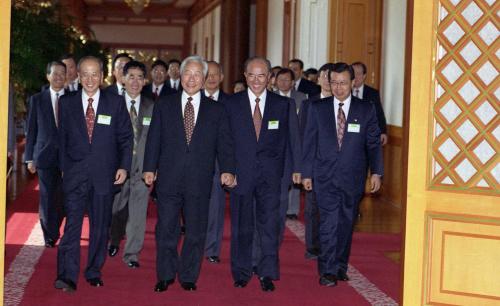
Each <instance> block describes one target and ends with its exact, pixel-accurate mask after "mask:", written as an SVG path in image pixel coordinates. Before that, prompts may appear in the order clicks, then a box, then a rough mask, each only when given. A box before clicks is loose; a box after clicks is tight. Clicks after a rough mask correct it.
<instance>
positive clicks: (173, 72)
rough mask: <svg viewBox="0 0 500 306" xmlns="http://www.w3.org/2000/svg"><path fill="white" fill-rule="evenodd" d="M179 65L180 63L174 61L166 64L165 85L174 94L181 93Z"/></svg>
mask: <svg viewBox="0 0 500 306" xmlns="http://www.w3.org/2000/svg"><path fill="white" fill-rule="evenodd" d="M180 65H181V62H180V61H179V60H176V59H172V60H170V61H169V62H168V71H167V73H168V79H167V81H166V82H165V85H166V86H167V88H169V89H170V90H172V91H174V92H182V82H181V79H180V73H179V69H180Z"/></svg>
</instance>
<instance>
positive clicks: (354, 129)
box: [347, 123, 361, 133]
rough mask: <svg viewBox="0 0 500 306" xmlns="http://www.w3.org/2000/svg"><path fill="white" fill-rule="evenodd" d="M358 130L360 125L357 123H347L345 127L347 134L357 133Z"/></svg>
mask: <svg viewBox="0 0 500 306" xmlns="http://www.w3.org/2000/svg"><path fill="white" fill-rule="evenodd" d="M360 130H361V125H360V124H358V123H349V125H347V132H349V133H359V131H360Z"/></svg>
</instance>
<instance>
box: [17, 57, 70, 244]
mask: <svg viewBox="0 0 500 306" xmlns="http://www.w3.org/2000/svg"><path fill="white" fill-rule="evenodd" d="M47 80H48V81H49V88H47V89H45V90H43V91H42V92H40V93H38V94H36V95H34V96H32V97H31V99H30V103H29V112H28V128H27V130H28V132H27V134H26V149H25V152H24V154H25V156H24V158H25V162H26V163H27V166H28V171H29V172H30V173H36V172H38V182H39V185H40V209H39V214H40V224H41V226H42V231H43V238H44V240H45V246H46V247H48V248H52V247H54V245H55V243H56V241H57V239H59V227H60V225H61V220H62V190H61V183H62V182H61V170H60V168H59V158H58V154H59V145H58V139H57V108H58V105H57V103H58V102H59V98H60V97H62V96H63V95H64V93H65V91H64V84H65V82H66V66H65V65H64V63H62V62H60V61H53V62H50V63H49V64H48V65H47Z"/></svg>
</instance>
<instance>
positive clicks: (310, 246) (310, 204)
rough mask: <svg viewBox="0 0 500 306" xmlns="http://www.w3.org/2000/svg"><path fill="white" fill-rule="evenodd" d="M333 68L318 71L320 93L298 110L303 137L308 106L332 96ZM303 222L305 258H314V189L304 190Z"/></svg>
mask: <svg viewBox="0 0 500 306" xmlns="http://www.w3.org/2000/svg"><path fill="white" fill-rule="evenodd" d="M332 69H333V63H326V64H324V65H323V66H321V68H320V69H319V71H318V75H319V76H318V81H319V84H320V86H321V93H320V94H319V95H315V96H312V97H310V98H309V99H307V100H306V101H304V103H302V108H301V109H300V112H299V123H300V136H301V139H303V138H304V129H305V126H306V125H307V113H308V110H309V107H310V106H311V104H312V103H314V102H315V101H318V100H320V99H324V98H327V97H331V96H332V89H331V87H330V82H329V81H328V74H329V71H331V70H332ZM304 223H305V227H306V232H305V236H306V237H305V238H306V252H305V254H304V257H305V258H306V259H316V258H318V256H319V250H320V247H319V211H318V203H317V201H316V193H315V192H314V190H309V191H306V194H305V203H304Z"/></svg>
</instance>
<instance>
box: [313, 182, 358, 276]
mask: <svg viewBox="0 0 500 306" xmlns="http://www.w3.org/2000/svg"><path fill="white" fill-rule="evenodd" d="M320 190H321V191H320ZM361 197H362V195H353V194H350V193H347V192H345V191H344V190H341V189H340V188H337V187H335V186H331V187H329V188H321V189H318V190H317V191H316V199H317V201H318V208H319V241H320V255H319V257H318V269H319V273H320V274H321V275H323V274H337V272H338V271H339V270H342V271H344V272H347V265H348V261H349V255H350V251H351V242H352V232H353V230H354V220H356V216H357V213H358V205H359V201H360V200H361Z"/></svg>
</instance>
